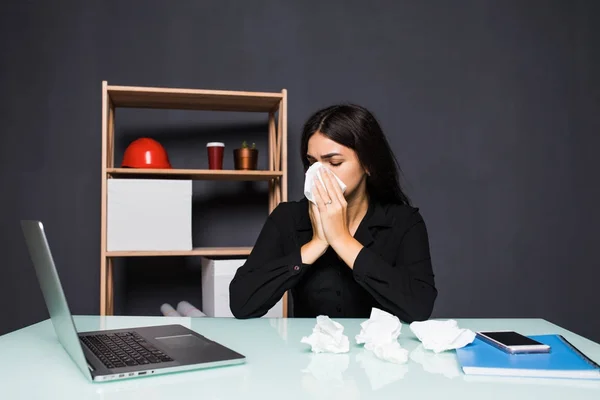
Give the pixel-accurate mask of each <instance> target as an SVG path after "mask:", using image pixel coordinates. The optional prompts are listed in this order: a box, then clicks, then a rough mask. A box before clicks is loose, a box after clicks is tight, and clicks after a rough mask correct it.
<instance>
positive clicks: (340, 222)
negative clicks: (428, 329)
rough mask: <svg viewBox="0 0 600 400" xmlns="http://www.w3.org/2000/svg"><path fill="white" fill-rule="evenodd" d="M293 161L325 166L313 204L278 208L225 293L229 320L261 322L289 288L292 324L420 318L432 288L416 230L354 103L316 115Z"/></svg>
mask: <svg viewBox="0 0 600 400" xmlns="http://www.w3.org/2000/svg"><path fill="white" fill-rule="evenodd" d="M301 156H302V161H303V164H304V169H305V171H306V170H307V169H308V168H309V166H310V165H312V164H313V163H314V162H316V161H319V162H321V163H322V164H323V165H324V166H325V167H326V168H325V169H324V170H325V172H324V173H322V174H321V176H322V179H323V182H324V183H325V185H322V184H321V182H320V181H319V180H318V179H315V180H314V181H315V182H316V184H315V186H314V189H313V194H314V198H315V201H316V204H313V203H312V202H309V201H308V200H307V199H302V200H300V201H290V202H283V203H280V204H279V205H278V206H277V207H276V208H275V209H274V210H273V212H272V213H271V214H270V215H269V217H268V218H267V221H266V222H265V225H264V226H263V228H262V230H261V232H260V235H259V237H258V239H257V241H256V244H255V246H254V248H253V250H252V253H251V254H250V256H249V257H248V259H247V261H246V263H245V264H244V265H243V266H242V267H240V268H239V269H238V271H237V273H236V274H235V277H234V278H233V280H232V281H231V284H230V286H229V296H230V308H231V311H232V313H233V315H234V316H235V317H236V318H252V317H260V316H263V315H264V314H266V313H267V311H269V310H270V309H271V308H272V307H273V306H274V305H275V304H276V303H277V302H278V301H279V300H280V299H281V297H282V296H283V294H284V293H285V292H286V291H287V290H291V292H292V298H293V316H294V317H316V316H317V315H327V316H329V317H332V318H333V317H348V318H368V317H369V315H370V312H371V308H372V307H377V308H380V309H382V310H385V311H388V312H390V313H392V314H394V315H396V316H397V317H398V318H400V319H401V320H403V321H404V322H406V323H410V322H412V321H421V320H426V319H428V318H429V317H430V315H431V312H432V309H433V305H434V302H435V299H436V297H437V290H436V288H435V283H434V274H433V271H432V266H431V259H430V253H429V239H428V235H427V230H426V227H425V222H424V221H423V218H422V217H421V214H420V213H419V211H418V209H417V208H413V207H412V206H411V205H410V202H409V199H408V198H407V196H406V195H405V194H404V193H403V191H402V189H401V187H400V184H399V182H398V171H397V165H396V160H395V157H394V154H393V153H392V151H391V149H390V147H389V145H388V143H387V140H386V138H385V136H384V134H383V132H382V130H381V127H380V126H379V124H378V122H377V121H376V120H375V118H374V117H373V115H372V114H371V113H370V112H369V111H368V110H366V109H364V108H363V107H360V106H356V105H336V106H332V107H328V108H325V109H323V110H320V111H318V112H317V113H315V114H314V115H313V116H312V117H311V118H310V119H309V120H308V121H307V122H306V124H305V126H304V130H303V133H302V142H301ZM321 171H323V170H321ZM332 173H334V174H335V175H336V176H337V177H338V178H339V179H341V181H342V182H344V184H345V185H346V190H345V192H344V193H342V191H341V188H340V186H339V185H338V184H337V183H336V180H335V177H334V176H333V175H332Z"/></svg>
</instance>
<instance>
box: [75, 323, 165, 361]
mask: <svg viewBox="0 0 600 400" xmlns="http://www.w3.org/2000/svg"><path fill="white" fill-rule="evenodd" d="M80 339H81V341H82V342H83V343H84V344H85V345H86V346H87V347H88V348H89V349H90V350H91V351H92V352H93V353H94V354H95V355H96V357H98V358H99V359H100V361H102V363H103V364H104V365H105V366H106V367H107V368H120V367H130V366H135V365H146V364H158V363H163V362H168V361H173V359H172V358H171V357H169V356H167V355H166V354H165V353H163V352H162V351H160V350H158V349H157V348H156V347H154V346H153V345H151V344H150V343H148V342H147V341H146V340H145V339H144V338H143V337H141V336H140V335H138V334H137V333H135V332H119V333H106V334H99V335H89V336H80Z"/></svg>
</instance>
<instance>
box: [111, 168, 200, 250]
mask: <svg viewBox="0 0 600 400" xmlns="http://www.w3.org/2000/svg"><path fill="white" fill-rule="evenodd" d="M107 185H108V186H107V194H108V196H107V221H106V224H107V238H106V239H107V240H106V249H107V251H169V250H172V251H175V250H177V251H182V250H183V251H185V250H192V181H191V180H171V179H109V180H108V183H107Z"/></svg>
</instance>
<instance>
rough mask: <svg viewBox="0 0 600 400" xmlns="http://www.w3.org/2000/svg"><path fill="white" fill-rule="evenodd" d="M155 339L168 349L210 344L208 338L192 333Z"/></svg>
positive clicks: (198, 346)
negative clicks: (204, 338)
mask: <svg viewBox="0 0 600 400" xmlns="http://www.w3.org/2000/svg"><path fill="white" fill-rule="evenodd" d="M156 340H158V341H159V342H160V343H162V344H163V345H164V346H165V347H167V348H169V349H187V348H190V347H195V348H201V347H205V346H208V345H209V344H210V342H209V341H208V340H203V339H201V338H199V337H198V336H194V335H176V336H163V337H158V338H156Z"/></svg>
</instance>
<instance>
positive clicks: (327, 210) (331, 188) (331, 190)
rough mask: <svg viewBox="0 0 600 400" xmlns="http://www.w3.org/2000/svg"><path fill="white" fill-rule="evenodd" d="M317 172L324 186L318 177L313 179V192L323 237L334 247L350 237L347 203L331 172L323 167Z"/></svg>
mask: <svg viewBox="0 0 600 400" xmlns="http://www.w3.org/2000/svg"><path fill="white" fill-rule="evenodd" d="M318 174H320V175H321V177H322V178H323V182H324V183H325V187H323V185H322V184H321V181H320V180H319V179H315V180H314V182H315V186H314V190H313V194H314V198H315V200H316V202H317V207H318V208H319V214H320V215H321V225H322V226H323V233H324V234H325V238H326V239H327V242H328V243H329V244H330V245H331V246H332V247H336V244H337V243H340V242H342V241H344V240H346V239H348V238H349V237H351V235H350V231H349V229H348V220H347V217H346V209H347V203H346V199H345V198H344V194H343V193H342V189H341V188H340V185H338V184H337V182H335V177H334V176H333V173H332V172H331V171H329V170H328V169H326V168H323V169H320V170H319V171H318Z"/></svg>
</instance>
